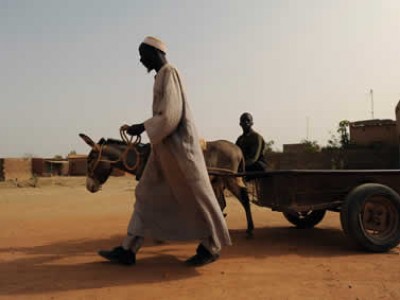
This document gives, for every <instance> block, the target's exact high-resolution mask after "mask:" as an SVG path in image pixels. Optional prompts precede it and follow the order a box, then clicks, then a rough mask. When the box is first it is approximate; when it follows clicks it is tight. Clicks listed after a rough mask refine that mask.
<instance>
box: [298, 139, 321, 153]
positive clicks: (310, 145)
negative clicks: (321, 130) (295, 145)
mask: <svg viewBox="0 0 400 300" xmlns="http://www.w3.org/2000/svg"><path fill="white" fill-rule="evenodd" d="M301 143H302V144H303V145H305V146H306V151H307V152H312V153H315V152H319V151H321V147H320V145H318V142H317V141H310V140H307V139H304V140H302V141H301Z"/></svg>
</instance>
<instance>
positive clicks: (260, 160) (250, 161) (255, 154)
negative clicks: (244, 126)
mask: <svg viewBox="0 0 400 300" xmlns="http://www.w3.org/2000/svg"><path fill="white" fill-rule="evenodd" d="M236 145H238V146H239V147H240V149H242V152H243V156H244V159H245V163H246V170H249V171H251V170H254V169H255V168H254V167H255V165H258V166H260V168H258V167H257V168H256V169H259V170H261V169H265V168H266V159H265V157H264V151H265V147H266V145H265V141H264V139H263V137H262V136H261V135H260V134H258V133H257V132H255V131H254V130H253V129H250V131H249V132H248V133H247V134H245V133H243V134H242V135H241V136H239V138H238V139H237V141H236Z"/></svg>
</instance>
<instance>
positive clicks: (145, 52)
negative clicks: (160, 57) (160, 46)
mask: <svg viewBox="0 0 400 300" xmlns="http://www.w3.org/2000/svg"><path fill="white" fill-rule="evenodd" d="M139 54H140V62H141V63H142V64H143V66H144V67H145V68H146V69H147V71H148V72H150V71H151V70H153V69H154V63H153V59H152V57H153V55H152V53H151V50H150V49H149V48H148V47H146V45H144V44H141V45H140V47H139Z"/></svg>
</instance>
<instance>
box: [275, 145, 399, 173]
mask: <svg viewBox="0 0 400 300" xmlns="http://www.w3.org/2000/svg"><path fill="white" fill-rule="evenodd" d="M267 160H268V163H269V168H270V169H271V170H290V169H364V170H365V169H398V168H399V150H398V149H397V148H382V149H348V150H330V151H321V152H316V153H308V152H302V153H285V152H277V153H269V154H267Z"/></svg>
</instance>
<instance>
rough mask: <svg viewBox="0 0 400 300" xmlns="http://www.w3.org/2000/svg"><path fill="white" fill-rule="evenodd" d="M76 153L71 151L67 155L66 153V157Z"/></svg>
mask: <svg viewBox="0 0 400 300" xmlns="http://www.w3.org/2000/svg"><path fill="white" fill-rule="evenodd" d="M76 154H77V153H76V151H75V150H71V151H70V152H69V153H68V156H70V155H76Z"/></svg>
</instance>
